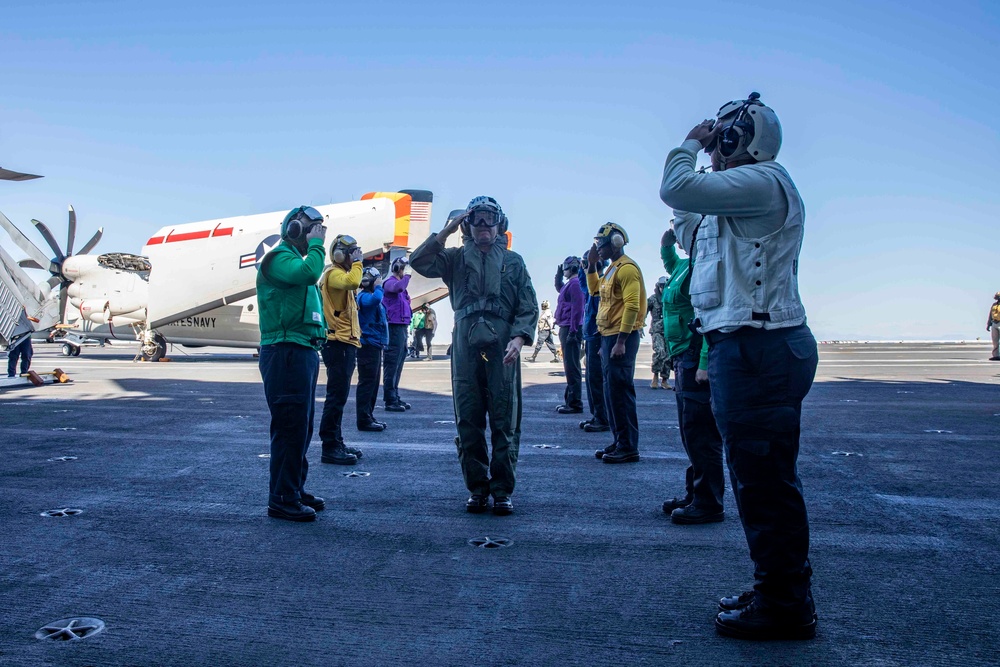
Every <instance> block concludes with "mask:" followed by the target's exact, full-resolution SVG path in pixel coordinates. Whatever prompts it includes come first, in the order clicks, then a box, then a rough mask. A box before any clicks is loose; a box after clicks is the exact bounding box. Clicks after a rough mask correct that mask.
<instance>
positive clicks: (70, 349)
mask: <svg viewBox="0 0 1000 667" xmlns="http://www.w3.org/2000/svg"><path fill="white" fill-rule="evenodd" d="M62 356H64V357H79V356H80V348H79V347H77V346H76V345H71V344H70V343H63V344H62Z"/></svg>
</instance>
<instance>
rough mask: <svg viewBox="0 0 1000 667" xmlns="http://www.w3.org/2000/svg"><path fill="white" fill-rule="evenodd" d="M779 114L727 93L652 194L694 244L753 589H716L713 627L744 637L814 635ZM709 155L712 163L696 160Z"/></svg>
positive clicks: (803, 358)
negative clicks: (719, 594) (708, 166)
mask: <svg viewBox="0 0 1000 667" xmlns="http://www.w3.org/2000/svg"><path fill="white" fill-rule="evenodd" d="M780 147H781V125H780V124H779V123H778V118H777V116H776V115H775V113H774V111H772V110H771V109H770V108H768V107H766V106H764V105H763V104H762V103H761V101H760V95H759V94H757V93H752V94H751V95H750V97H749V98H748V99H746V100H737V101H734V102H729V103H728V104H725V105H723V106H722V108H721V109H719V113H718V115H717V117H716V120H714V121H712V120H706V121H704V122H702V123H700V124H699V125H697V126H696V127H695V128H694V129H693V130H691V132H689V133H688V136H687V138H686V139H685V141H684V143H683V144H681V146H680V147H679V148H675V149H674V150H672V151H670V154H669V155H668V156H667V163H666V166H665V167H664V170H663V182H662V184H661V185H660V198H661V199H662V200H663V201H664V202H665V203H666V204H667V205H668V206H671V207H673V208H674V209H675V212H674V217H675V220H674V227H675V230H676V232H677V238H678V240H679V241H680V242H681V244H682V246H683V247H684V248H685V250H686V251H687V252H688V254H689V255H690V256H691V257H692V269H691V303H692V305H693V306H694V309H695V321H694V323H693V326H696V327H697V328H698V331H699V332H700V333H702V334H704V335H705V337H706V338H707V339H708V341H709V352H708V378H709V385H710V387H711V394H712V411H713V412H714V413H715V418H716V421H717V422H718V426H719V431H720V432H721V433H722V436H723V442H724V444H725V450H726V460H727V462H728V465H729V473H730V479H731V482H732V486H733V492H734V494H735V496H736V504H737V507H738V508H739V512H740V520H741V521H742V523H743V530H744V532H745V534H746V539H747V544H748V546H749V548H750V557H751V559H752V560H753V562H754V565H755V571H754V577H755V579H756V583H755V584H754V590H752V591H748V592H747V593H744V594H742V595H737V596H733V597H726V598H722V600H720V601H719V607H720V612H721V613H719V615H718V617H717V618H716V622H715V624H716V629H717V630H718V631H719V632H720V633H721V634H724V635H728V636H733V637H740V638H745V639H807V638H811V637H813V636H814V635H815V632H816V616H815V606H814V604H813V600H812V591H811V588H810V579H811V576H812V569H811V568H810V565H809V557H808V552H809V520H808V517H807V515H806V507H805V501H804V499H803V495H802V483H801V481H800V480H799V476H798V472H797V469H796V461H797V459H798V454H799V424H800V421H801V413H802V399H803V398H804V397H805V395H806V394H807V393H808V392H809V388H810V387H811V386H812V382H813V378H814V376H815V374H816V364H817V351H816V339H815V338H813V335H812V333H811V332H810V331H809V328H808V327H807V326H806V313H805V308H804V307H803V306H802V301H801V300H800V298H799V290H798V258H799V249H800V248H801V246H802V230H803V221H804V210H803V206H802V199H801V198H800V196H799V192H798V190H797V189H796V188H795V184H794V183H793V182H792V179H791V177H789V175H788V172H787V171H785V169H784V167H782V166H781V165H779V164H778V163H777V162H775V161H774V158H775V157H776V156H777V154H778V149H779V148H780ZM703 149H704V150H705V152H707V153H710V154H711V156H712V170H713V171H712V172H711V173H703V172H699V171H696V170H695V162H696V156H697V154H698V152H699V151H701V150H703Z"/></svg>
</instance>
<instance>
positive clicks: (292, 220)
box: [281, 206, 305, 241]
mask: <svg viewBox="0 0 1000 667" xmlns="http://www.w3.org/2000/svg"><path fill="white" fill-rule="evenodd" d="M304 208H305V207H304V206H299V207H298V208H293V209H292V210H291V211H289V212H288V215H286V216H285V219H284V221H282V223H281V238H283V239H289V240H291V241H294V240H295V239H297V238H299V237H300V236H302V223H301V222H300V221H299V216H300V215H301V214H302V211H303V209H304Z"/></svg>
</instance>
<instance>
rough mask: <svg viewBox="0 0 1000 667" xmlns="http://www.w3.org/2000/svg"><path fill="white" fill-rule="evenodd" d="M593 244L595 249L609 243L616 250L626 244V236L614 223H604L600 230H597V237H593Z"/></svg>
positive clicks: (619, 226)
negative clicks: (595, 246) (595, 245)
mask: <svg viewBox="0 0 1000 667" xmlns="http://www.w3.org/2000/svg"><path fill="white" fill-rule="evenodd" d="M594 243H596V244H597V247H598V248H600V247H601V246H603V245H605V244H608V243H610V244H611V245H612V246H614V248H615V249H616V250H618V249H620V248H622V247H623V246H624V245H625V244H626V243H628V234H626V233H625V230H624V229H622V227H621V225H618V224H616V223H614V222H605V223H604V224H603V225H601V228H600V229H599V230H597V236H595V237H594Z"/></svg>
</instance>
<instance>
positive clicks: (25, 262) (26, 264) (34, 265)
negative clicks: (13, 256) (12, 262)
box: [17, 259, 46, 271]
mask: <svg viewBox="0 0 1000 667" xmlns="http://www.w3.org/2000/svg"><path fill="white" fill-rule="evenodd" d="M17 265H18V266H20V267H21V268H22V269H41V270H42V271H45V270H46V269H45V267H44V266H41V265H40V264H39V263H38V262H36V261H35V260H33V259H22V260H19V261H18V262H17Z"/></svg>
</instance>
